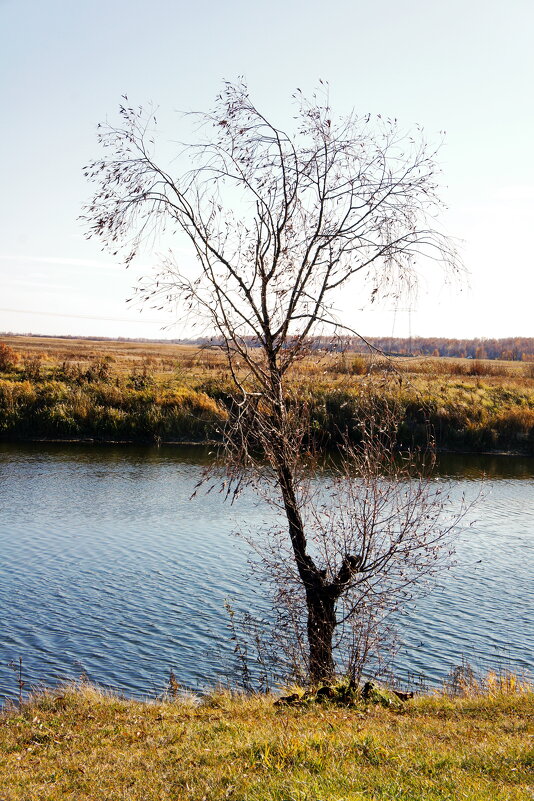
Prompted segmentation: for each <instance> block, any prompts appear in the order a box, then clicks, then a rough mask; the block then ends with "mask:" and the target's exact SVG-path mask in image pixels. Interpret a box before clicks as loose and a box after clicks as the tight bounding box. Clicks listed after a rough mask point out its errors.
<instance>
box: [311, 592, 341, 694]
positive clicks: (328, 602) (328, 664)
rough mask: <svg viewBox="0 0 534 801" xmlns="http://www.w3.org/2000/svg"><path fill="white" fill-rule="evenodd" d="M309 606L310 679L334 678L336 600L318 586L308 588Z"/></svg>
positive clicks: (323, 679)
mask: <svg viewBox="0 0 534 801" xmlns="http://www.w3.org/2000/svg"><path fill="white" fill-rule="evenodd" d="M306 604H307V607H308V645H309V648H310V657H309V659H310V662H309V670H310V680H311V682H312V684H319V683H320V682H324V681H326V682H329V681H332V680H333V678H334V657H333V655H332V640H333V637H334V629H335V627H336V613H335V600H334V599H333V598H332V597H331V595H330V594H329V593H328V592H325V590H324V589H323V588H321V587H318V586H312V587H307V588H306Z"/></svg>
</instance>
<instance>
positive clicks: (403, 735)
mask: <svg viewBox="0 0 534 801" xmlns="http://www.w3.org/2000/svg"><path fill="white" fill-rule="evenodd" d="M510 689H511V688H510V687H509V686H508V687H506V688H502V687H497V688H496V689H495V691H494V692H490V693H489V694H488V693H486V694H485V695H477V694H473V695H469V694H468V695H466V696H463V697H458V698H450V697H447V696H439V695H434V696H426V697H420V698H415V699H412V700H409V701H407V702H406V703H400V704H399V705H398V706H395V707H393V708H391V707H387V706H382V705H380V704H372V703H369V702H361V703H359V704H358V705H357V706H356V707H349V708H347V707H343V706H335V705H333V704H331V703H329V702H327V703H325V704H312V705H310V706H308V707H291V706H289V707H287V706H286V707H283V706H275V705H274V703H273V702H274V698H273V697H272V696H251V697H250V696H249V697H246V696H232V695H231V694H229V693H223V692H220V693H214V694H212V695H209V696H207V697H205V698H203V699H201V700H200V701H199V700H195V699H187V698H185V699H181V700H180V699H177V700H170V701H167V702H146V703H142V702H135V701H129V700H124V699H120V698H117V697H111V696H106V695H105V694H102V693H101V692H99V691H97V690H95V689H93V688H91V687H81V688H77V689H76V688H71V689H63V690H60V691H57V692H52V693H47V694H44V695H41V696H38V697H37V698H35V699H34V700H32V701H30V703H28V704H26V705H25V706H23V708H22V709H21V710H20V711H18V710H15V709H13V710H8V711H7V712H5V713H4V714H3V716H2V717H1V718H0V797H1V798H3V799H4V798H5V799H6V801H33V800H34V799H35V801H37V799H38V800H39V801H58V799H63V798H72V799H76V801H89V800H90V801H95V799H102V800H103V799H118V798H121V799H128V801H137V800H138V799H139V801H141V799H142V801H152V799H153V800H154V801H166V799H169V801H170V799H173V800H175V799H187V801H201V800H202V799H206V801H208V799H209V801H218V800H219V799H221V800H222V799H234V801H238V800H239V801H245V800H246V801H267V800H268V799H270V800H271V801H304V799H306V801H319V800H320V801H342V800H343V801H356V800H357V801H371V799H372V800H373V801H375V800H378V799H383V801H386V799H387V801H391V799H399V800H401V799H402V800H403V801H437V799H441V800H443V801H444V800H445V799H449V800H450V801H456V800H457V799H459V798H463V799H469V801H526V800H527V799H530V798H532V750H531V742H532V735H533V729H532V716H533V713H534V695H533V694H532V693H531V692H522V693H517V692H510V691H509V690H510ZM529 783H530V784H529Z"/></svg>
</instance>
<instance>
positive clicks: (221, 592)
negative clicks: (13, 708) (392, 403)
mask: <svg viewBox="0 0 534 801" xmlns="http://www.w3.org/2000/svg"><path fill="white" fill-rule="evenodd" d="M208 459H209V455H208V452H207V450H205V449H202V448H190V449H187V448H165V447H164V448H160V449H156V448H139V447H133V446H132V447H129V446H128V447H126V446H122V447H116V446H115V447H114V446H107V447H96V446H83V445H79V444H76V445H65V444H57V445H54V444H46V445H44V444H42V443H38V444H37V443H33V444H27V445H8V444H0V555H1V579H0V608H1V609H2V636H1V638H0V696H2V695H4V696H13V695H15V694H16V677H15V674H14V673H13V671H12V670H11V669H10V667H9V662H10V661H11V660H18V658H19V656H20V657H22V659H23V666H24V674H25V678H26V681H27V682H28V683H31V684H33V685H37V684H45V685H50V684H54V683H56V682H58V681H61V680H64V679H67V678H76V677H80V676H87V677H88V678H89V679H91V680H92V681H95V682H98V683H101V684H104V685H107V686H111V687H114V688H116V689H119V690H121V691H124V692H125V693H127V694H130V695H134V696H139V697H144V696H150V695H152V696H153V695H155V694H157V693H159V692H161V691H162V690H163V689H164V687H165V683H166V680H167V676H168V672H169V669H171V668H172V669H173V670H174V672H175V674H176V675H177V677H178V678H179V680H180V681H181V682H182V683H183V684H184V685H186V686H188V687H191V688H193V689H202V688H205V687H207V686H213V684H214V683H216V682H217V681H218V680H221V681H228V680H229V677H231V676H232V671H233V670H235V663H234V656H233V644H232V642H231V641H230V638H229V631H228V617H227V613H226V612H225V609H224V602H225V599H226V598H231V599H232V603H233V605H234V606H235V607H236V608H238V609H260V610H261V609H262V608H263V607H264V600H263V598H262V596H261V593H260V592H259V590H258V588H257V586H256V584H255V582H253V581H251V580H250V577H249V573H248V571H247V567H246V557H247V554H246V546H245V545H243V544H242V543H241V542H240V541H239V540H236V538H235V537H234V536H233V532H234V531H235V530H237V529H241V530H243V529H245V530H246V531H249V532H254V531H256V530H260V529H261V528H262V526H265V524H268V523H269V521H270V520H272V511H271V510H270V509H268V508H265V506H264V505H262V504H261V503H259V502H258V500H257V498H256V497H255V496H254V495H253V494H252V493H248V494H247V493H245V494H244V495H243V496H242V497H241V498H240V500H239V502H238V503H237V504H235V505H234V506H229V505H228V504H227V503H224V501H223V499H222V497H221V496H220V495H219V494H218V493H216V492H212V493H210V494H209V495H205V494H204V493H200V494H198V495H197V496H196V497H195V498H194V499H192V500H191V499H190V497H191V495H192V493H193V491H194V488H195V486H196V484H197V483H198V481H199V480H200V478H201V475H202V470H203V466H204V465H205V464H206V461H207V460H208ZM439 472H440V475H441V479H440V480H446V479H449V480H450V482H451V488H452V493H453V495H455V496H456V497H457V498H458V499H459V498H460V496H461V495H462V494H463V493H465V494H466V495H467V496H468V497H469V498H474V497H476V496H478V495H479V493H480V490H481V489H482V496H481V497H480V498H479V499H478V502H477V505H476V508H475V509H474V510H473V511H472V512H470V514H469V519H468V520H466V521H464V523H465V531H464V533H463V535H462V537H461V538H460V540H459V543H458V556H457V558H458V565H457V567H456V568H454V569H453V570H452V571H451V572H449V573H446V574H445V575H444V576H442V577H441V579H440V581H439V582H438V584H437V586H436V587H435V588H434V590H433V591H432V593H431V594H430V595H429V596H427V597H425V598H424V599H422V600H421V601H420V602H419V603H418V606H417V608H414V609H412V610H411V611H410V613H409V617H408V619H407V620H406V621H404V622H403V625H402V632H401V634H402V647H401V651H400V653H399V656H398V657H397V666H396V670H397V671H398V672H399V673H400V674H402V675H403V676H404V677H407V676H409V674H424V675H425V676H426V677H427V679H428V681H429V682H430V683H436V682H439V681H440V680H442V679H443V678H444V677H445V676H446V674H447V672H448V671H449V670H450V668H451V667H453V666H454V665H457V664H459V663H460V662H461V660H462V658H463V657H466V658H468V659H469V660H470V661H471V662H472V663H473V664H474V666H475V667H478V668H480V669H485V668H486V667H489V666H497V667H498V666H499V665H504V666H506V667H510V668H512V669H514V670H519V671H520V672H521V671H526V670H529V669H531V668H532V665H533V663H534V631H533V626H532V622H531V613H532V599H533V589H534V588H533V582H532V567H531V566H532V551H533V545H534V509H533V500H534V460H532V459H528V458H526V457H525V458H523V457H503V456H491V457H483V456H458V455H456V456H453V455H448V456H443V457H442V458H441V459H440V471H439ZM473 520H474V521H475V522H474V523H473ZM470 524H472V525H470ZM230 680H231V679H230Z"/></svg>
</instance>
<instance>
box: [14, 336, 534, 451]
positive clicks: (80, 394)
mask: <svg viewBox="0 0 534 801" xmlns="http://www.w3.org/2000/svg"><path fill="white" fill-rule="evenodd" d="M2 342H3V343H4V346H5V348H4V351H5V352H7V353H8V355H9V354H12V356H13V358H12V360H11V362H9V359H6V358H4V363H3V365H2V360H1V358H0V437H2V438H4V439H28V438H43V439H47V438H52V439H54V438H57V439H96V440H102V441H109V440H112V441H142V442H177V441H205V440H209V439H217V438H218V437H219V436H220V430H221V427H222V426H223V424H224V421H225V419H226V417H227V413H228V404H227V401H228V398H229V397H230V396H231V393H232V391H233V389H232V385H231V382H230V376H229V373H228V370H227V368H226V365H225V363H224V359H223V355H222V353H221V352H220V351H219V350H217V349H216V348H201V347H198V346H195V345H175V344H170V343H153V342H149V343H144V342H131V341H99V340H85V339H61V338H52V337H50V338H45V337H22V336H20V337H3V339H2ZM0 348H1V346H0ZM6 349H7V350H6ZM0 356H1V354H0ZM290 384H291V385H292V387H293V393H294V395H295V397H296V398H297V399H298V400H299V401H301V402H305V403H306V404H307V405H308V407H309V408H310V410H311V415H312V420H313V423H314V425H315V427H316V429H318V430H320V431H321V432H323V434H324V435H325V441H326V442H332V441H334V440H335V439H336V438H337V437H338V436H340V433H341V432H344V431H346V430H348V431H349V433H350V432H351V431H352V429H353V427H354V425H355V424H354V421H355V420H356V419H357V416H358V408H359V407H360V406H361V403H362V401H363V400H364V399H365V398H367V397H369V396H379V397H380V398H381V399H382V400H383V401H385V402H388V403H391V404H395V405H396V406H397V408H398V409H400V413H401V417H402V424H401V432H400V433H401V438H403V439H404V440H405V441H406V442H414V441H415V442H417V443H418V444H420V443H421V442H422V441H423V440H424V439H425V437H427V436H428V431H429V426H430V427H431V429H432V430H433V432H434V436H435V439H436V442H437V444H438V446H439V447H441V448H448V449H452V450H470V451H495V450H504V451H517V452H522V453H530V454H534V363H533V362H520V361H510V362H506V361H489V360H472V359H454V358H439V357H438V358H435V357H396V358H386V357H384V356H382V355H380V354H373V355H370V356H362V355H361V354H355V353H331V352H324V351H313V352H311V353H310V354H309V355H308V356H307V357H306V358H304V359H303V360H302V361H301V362H299V363H298V365H297V366H296V367H295V368H294V369H293V371H292V374H291V376H290Z"/></svg>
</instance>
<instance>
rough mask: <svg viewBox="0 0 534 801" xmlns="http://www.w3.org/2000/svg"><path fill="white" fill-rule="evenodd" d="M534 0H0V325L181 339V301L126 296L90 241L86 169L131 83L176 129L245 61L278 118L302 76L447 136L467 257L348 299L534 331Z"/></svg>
mask: <svg viewBox="0 0 534 801" xmlns="http://www.w3.org/2000/svg"><path fill="white" fill-rule="evenodd" d="M533 30H534V2H532V0H508V2H506V3H503V2H502V0H484V1H482V0H461V1H460V0H447V2H445V1H444V0H441V2H440V1H439V0H436V1H435V2H429V0H382V2H380V3H371V2H369V0H350V1H349V0H330V2H329V3H328V4H327V3H325V2H324V0H321V2H319V0H306V1H304V0H285V2H283V1H282V0H270V2H269V3H266V2H261V3H259V2H256V3H254V2H251V0H246V1H245V0H226V2H224V3H221V2H213V0H200V2H196V3H190V2H188V3H186V2H182V0H105V1H104V0H90V2H89V0H76V2H73V1H72V0H0V100H1V106H0V107H1V109H2V112H3V114H2V117H3V120H2V125H1V126H0V170H1V177H2V190H3V191H2V192H0V230H1V236H0V331H12V332H16V333H26V332H31V333H40V334H56V335H58V334H74V335H76V334H79V335H84V336H89V335H98V336H110V337H117V336H123V337H150V338H173V337H180V336H186V335H188V334H189V333H190V331H188V330H187V328H186V327H185V326H184V325H183V324H182V323H181V321H180V320H179V319H178V320H177V319H176V318H175V317H174V316H173V314H172V313H171V311H170V310H169V311H164V312H161V313H157V314H156V313H155V312H153V311H150V310H144V311H141V310H139V309H138V308H133V307H131V306H130V305H128V304H127V303H126V299H127V298H129V297H131V294H132V291H131V288H132V286H133V285H134V284H135V282H136V280H137V279H138V278H139V277H141V276H142V275H144V274H146V273H147V272H149V271H150V270H151V269H152V267H153V265H154V264H156V262H157V250H156V251H155V252H154V254H149V255H148V258H146V257H143V263H141V264H137V265H134V266H133V267H131V268H130V269H129V270H125V268H124V267H123V266H122V265H121V264H120V263H117V262H114V261H113V259H112V258H111V257H110V256H109V255H107V254H105V253H103V252H102V251H101V250H100V246H99V244H98V243H97V242H96V241H92V240H89V241H87V240H86V239H85V237H84V228H83V225H82V223H81V222H80V220H79V215H80V213H81V210H82V206H83V204H84V203H85V202H87V201H88V200H89V198H90V196H91V186H90V185H88V184H87V183H86V180H85V179H84V177H83V174H82V167H83V165H84V164H86V163H87V162H88V161H89V160H90V159H92V158H96V157H98V156H99V155H100V150H99V148H98V146H97V141H96V126H97V123H98V122H100V121H104V120H106V119H109V120H110V121H114V120H116V119H117V108H118V105H119V103H120V101H121V95H122V94H124V93H125V92H126V93H127V94H128V97H129V99H130V100H131V101H132V102H133V103H135V104H146V103H148V102H152V103H154V104H155V105H156V106H157V107H158V109H159V110H158V117H159V118H160V119H161V120H162V123H161V125H160V136H162V137H163V138H164V140H165V142H167V143H168V142H170V141H171V140H173V139H179V138H180V134H181V126H182V125H183V118H182V117H181V115H180V113H179V112H181V111H184V110H186V111H187V110H192V109H196V110H206V109H209V108H210V107H211V106H212V104H213V101H214V98H215V96H216V94H217V93H218V91H219V90H220V88H221V85H222V81H223V80H234V79H236V78H237V76H240V75H242V76H244V77H245V79H246V81H247V83H248V85H249V88H250V92H251V96H252V98H253V100H254V102H255V104H256V105H257V106H258V107H259V108H261V109H262V110H264V111H265V113H266V114H267V115H268V116H269V117H270V119H272V120H273V121H275V122H277V123H278V124H280V125H281V126H283V125H284V123H285V122H287V121H288V120H289V119H290V117H291V115H292V114H293V112H294V110H293V108H292V106H291V95H292V93H293V92H294V90H295V89H296V88H297V87H299V88H301V89H302V90H303V91H304V92H305V93H311V92H313V90H314V88H315V87H316V86H317V85H318V81H319V79H323V80H327V81H328V82H329V85H330V101H331V104H332V107H333V110H334V113H338V114H344V113H346V112H348V111H350V110H351V109H352V108H354V109H355V110H356V111H357V112H359V113H362V114H366V113H368V112H371V113H381V114H383V115H388V116H391V117H397V118H398V119H399V120H400V122H401V123H402V125H403V126H406V127H407V128H409V127H411V126H412V125H413V124H414V123H419V124H420V125H422V126H423V127H424V131H425V135H426V137H427V139H429V140H430V141H435V142H438V141H439V140H440V133H439V132H440V131H443V130H445V131H446V137H445V143H444V145H443V147H442V150H441V152H440V164H441V167H442V169H443V177H442V183H443V185H442V190H441V196H442V198H443V200H444V201H445V203H446V204H447V211H446V212H445V213H444V215H443V218H442V220H441V224H442V227H443V228H444V230H445V231H446V232H447V233H448V234H449V235H451V236H453V237H454V238H455V239H456V240H457V244H458V247H459V250H460V254H461V257H462V260H463V263H464V265H465V268H466V274H465V275H464V276H463V277H462V279H461V280H459V281H455V282H453V283H449V284H448V283H446V282H445V281H444V280H443V276H442V275H441V274H438V273H437V271H436V268H435V265H432V266H431V269H430V270H429V269H428V265H421V273H422V278H421V282H420V286H419V291H418V294H417V297H413V298H411V299H407V300H404V301H400V302H399V304H398V306H397V308H395V307H394V306H392V305H391V302H389V304H388V303H386V305H385V306H382V307H380V308H374V307H373V308H372V309H370V308H363V309H362V302H361V300H360V295H359V294H358V289H357V288H355V289H354V290H353V291H352V292H349V293H347V294H346V295H345V299H344V307H343V312H344V315H346V316H347V317H348V318H350V319H349V322H350V323H351V325H353V326H354V327H355V328H356V329H357V330H358V331H360V332H361V333H362V334H364V335H367V336H392V335H395V336H418V335H419V336H443V337H459V338H462V337H505V336H534V314H533V312H532V307H534V269H533V267H534V248H533V247H532V243H531V237H532V233H533V230H534V156H533V143H534V103H533V102H532V86H533V85H534V47H532V32H533Z"/></svg>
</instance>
